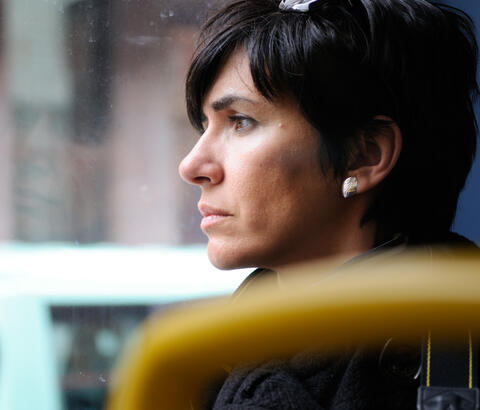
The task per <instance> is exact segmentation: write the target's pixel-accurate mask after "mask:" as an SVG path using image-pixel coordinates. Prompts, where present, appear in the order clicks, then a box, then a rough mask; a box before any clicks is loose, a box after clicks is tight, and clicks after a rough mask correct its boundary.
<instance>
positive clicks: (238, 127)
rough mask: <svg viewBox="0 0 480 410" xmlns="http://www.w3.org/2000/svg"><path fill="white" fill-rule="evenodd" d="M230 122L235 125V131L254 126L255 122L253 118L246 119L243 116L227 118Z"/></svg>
mask: <svg viewBox="0 0 480 410" xmlns="http://www.w3.org/2000/svg"><path fill="white" fill-rule="evenodd" d="M228 119H229V120H230V121H232V122H233V123H234V125H235V131H239V132H240V131H244V130H245V129H246V128H249V127H250V126H253V125H254V124H255V122H256V121H255V120H254V119H253V118H250V117H247V116H245V115H232V116H230V117H228ZM242 122H247V124H244V125H240V124H241V123H242Z"/></svg>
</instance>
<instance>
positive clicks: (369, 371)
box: [213, 234, 474, 410]
mask: <svg viewBox="0 0 480 410" xmlns="http://www.w3.org/2000/svg"><path fill="white" fill-rule="evenodd" d="M444 239H445V240H442V241H441V242H443V243H447V242H448V243H449V244H452V243H453V244H463V245H470V246H472V245H473V244H472V243H471V242H469V241H468V240H466V239H465V238H462V237H460V236H458V235H455V234H448V235H447V236H446V237H445V238H444ZM400 242H402V240H400ZM398 245H400V246H401V247H404V246H403V245H405V242H403V243H399V240H394V241H391V242H389V243H388V244H386V245H383V246H382V247H380V248H377V249H375V250H374V253H375V252H376V251H379V250H384V249H385V248H391V247H392V246H398ZM473 246H474V245H473ZM451 247H452V246H451V245H447V246H445V251H446V252H448V251H449V250H450V249H451ZM371 254H372V253H371V252H369V253H368V256H370V255H371ZM363 257H365V256H362V258H363ZM268 273H270V274H275V273H274V272H271V271H263V270H257V271H255V272H254V273H253V274H252V275H251V276H250V277H249V278H247V280H246V281H245V282H244V284H242V286H241V287H240V291H244V290H245V288H246V286H247V285H248V286H252V284H253V282H254V281H255V280H258V279H259V278H261V277H262V275H267V274H268ZM420 345H421V343H420V342H419V343H418V344H417V345H415V346H404V345H399V344H398V343H396V342H395V341H394V340H390V341H386V343H385V345H384V346H383V347H381V348H378V349H371V348H370V349H365V348H362V347H359V348H356V349H352V350H351V351H345V353H344V354H341V355H338V354H337V355H336V356H328V355H327V356H328V357H326V356H325V355H319V354H315V353H306V352H304V353H301V354H298V355H296V356H294V357H292V358H289V359H287V360H277V361H270V362H267V363H262V364H256V365H250V366H246V365H244V366H237V367H236V368H235V369H234V370H233V371H232V372H231V373H230V374H229V375H228V376H227V378H226V379H225V381H224V382H223V384H222V385H221V388H220V389H219V391H218V393H217V394H216V397H215V398H214V405H213V409H214V410H254V409H255V410H262V409H269V410H326V409H332V410H372V409H385V410H387V409H388V410H396V409H398V410H400V409H401V410H407V409H412V410H414V409H415V408H416V397H417V389H418V386H419V384H420V380H419V379H420V378H419V368H420Z"/></svg>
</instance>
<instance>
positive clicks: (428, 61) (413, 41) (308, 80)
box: [186, 0, 478, 241]
mask: <svg viewBox="0 0 480 410" xmlns="http://www.w3.org/2000/svg"><path fill="white" fill-rule="evenodd" d="M278 3H279V0H236V1H233V2H231V3H229V4H227V5H226V6H225V7H223V8H222V9H221V10H219V11H218V12H216V14H215V15H214V16H213V17H211V18H210V19H209V20H208V21H207V22H206V23H205V25H204V26H203V28H202V31H201V34H200V39H199V43H198V47H197V49H196V51H195V54H194V57H193V60H192V63H191V66H190V70H189V72H188V76H187V81H186V101H187V111H188V115H189V118H190V121H191V122H192V124H193V125H194V127H196V128H197V129H199V130H201V128H202V125H201V124H202V103H203V99H204V98H205V95H206V93H207V92H208V90H209V88H210V87H211V86H212V84H213V82H214V81H215V78H216V76H217V74H218V72H219V69H220V68H221V66H222V65H223V64H224V63H225V61H226V59H227V58H228V57H229V56H230V55H231V54H232V52H233V51H234V50H236V49H239V48H241V47H243V48H244V49H245V50H246V52H247V54H248V57H249V61H250V70H251V73H252V77H253V81H254V84H255V86H256V87H257V89H258V91H259V92H260V93H261V94H262V95H263V96H264V97H266V98H267V99H269V100H274V99H275V98H277V97H279V96H281V95H291V96H293V98H295V99H296V100H297V102H298V104H299V108H300V110H301V111H302V112H303V115H304V116H305V118H306V119H307V120H308V121H309V122H310V123H311V124H312V125H313V127H314V128H316V129H317V130H318V131H319V133H320V135H321V138H319V140H320V144H321V149H320V150H319V152H320V158H319V160H320V164H322V166H328V167H329V169H332V170H333V172H334V174H335V175H336V176H337V177H339V178H340V177H342V176H344V175H345V172H346V171H347V166H348V159H349V154H351V149H352V147H353V146H354V144H355V137H356V136H358V135H359V132H361V131H362V132H378V130H379V127H382V126H384V125H385V123H384V122H382V121H379V120H376V119H375V117H376V116H379V115H384V116H387V117H390V118H391V119H393V121H395V122H396V123H397V124H398V126H399V127H400V129H401V131H402V136H403V145H402V152H401V154H400V158H399V160H398V162H397V164H396V166H395V167H394V169H393V170H392V172H391V173H390V174H389V175H388V177H387V178H386V179H385V180H384V181H383V183H382V184H381V185H380V186H379V190H378V194H377V196H376V198H375V200H374V203H373V204H372V206H371V208H370V209H369V211H368V212H367V215H365V218H364V221H366V220H370V219H374V220H376V221H377V223H378V227H379V230H380V231H381V232H382V236H391V235H393V234H394V233H397V232H398V233H403V234H406V235H409V236H411V237H413V238H416V239H417V240H419V241H427V240H434V239H435V238H436V237H438V236H439V234H440V233H443V232H445V231H448V230H449V228H450V225H451V223H452V221H453V218H454V216H455V211H456V206H457V200H458V195H459V193H460V191H461V190H462V188H463V186H464V184H465V180H466V177H467V175H468V172H469V171H470V168H471V165H472V161H473V157H474V153H475V149H476V131H477V126H476V121H475V115H474V110H473V100H474V98H476V96H477V94H478V85H477V81H476V70H477V43H476V40H475V36H474V28H473V22H472V21H471V19H470V18H469V17H468V16H467V15H466V14H465V13H463V12H462V11H461V10H458V9H456V8H453V7H450V6H446V5H441V4H437V3H435V4H434V3H431V2H428V1H426V0H319V4H318V7H316V9H315V11H312V12H308V13H302V12H296V11H282V10H279V7H278Z"/></svg>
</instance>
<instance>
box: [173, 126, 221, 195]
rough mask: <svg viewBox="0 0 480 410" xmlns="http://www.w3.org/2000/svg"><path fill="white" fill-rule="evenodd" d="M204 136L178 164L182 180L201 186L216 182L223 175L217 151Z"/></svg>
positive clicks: (218, 181) (219, 180)
mask: <svg viewBox="0 0 480 410" xmlns="http://www.w3.org/2000/svg"><path fill="white" fill-rule="evenodd" d="M204 137H205V134H204V135H203V136H202V137H201V138H200V139H199V140H198V142H197V144H196V145H195V146H194V147H193V148H192V150H191V151H190V152H189V153H188V155H187V156H186V157H185V158H184V159H183V160H182V162H180V165H179V166H178V172H179V174H180V176H181V177H182V179H183V180H184V181H186V182H188V183H189V184H193V185H200V186H202V187H203V186H206V185H215V184H218V183H220V182H221V181H222V180H223V177H224V172H223V167H222V165H221V161H220V156H219V153H218V151H216V150H215V149H214V147H213V146H212V145H211V142H209V141H208V139H207V138H204Z"/></svg>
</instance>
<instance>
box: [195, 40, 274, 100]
mask: <svg viewBox="0 0 480 410" xmlns="http://www.w3.org/2000/svg"><path fill="white" fill-rule="evenodd" d="M225 95H238V96H241V97H244V98H248V99H252V100H255V101H259V100H261V101H263V102H266V99H265V97H263V96H262V95H261V94H260V93H259V92H258V90H257V89H256V88H255V85H254V83H253V79H252V74H251V72H250V62H249V59H248V55H247V53H246V52H245V51H244V50H243V49H240V50H237V51H235V52H234V53H232V55H231V56H230V57H229V58H228V59H227V61H226V62H225V64H224V65H223V66H222V68H221V69H220V70H219V72H218V74H217V76H216V78H215V81H214V82H213V84H212V87H211V88H210V90H209V91H208V92H207V94H206V96H205V99H204V101H203V106H204V107H205V106H211V105H212V103H214V102H215V101H218V100H220V99H221V98H223V97H224V96H225Z"/></svg>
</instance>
